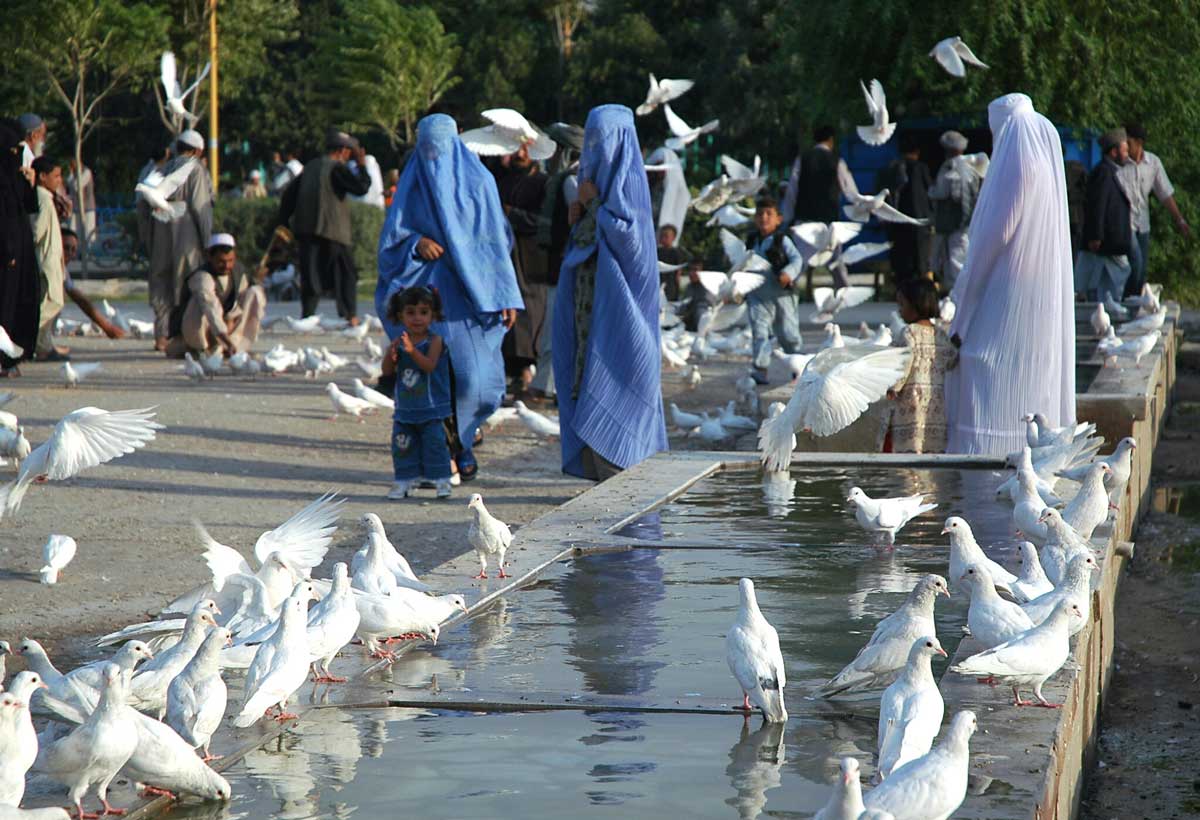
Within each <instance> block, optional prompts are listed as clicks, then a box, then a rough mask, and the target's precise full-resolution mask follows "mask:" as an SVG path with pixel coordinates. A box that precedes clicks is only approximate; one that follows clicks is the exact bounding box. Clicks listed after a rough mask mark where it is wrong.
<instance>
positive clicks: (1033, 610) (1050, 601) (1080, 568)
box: [1021, 553, 1100, 635]
mask: <svg viewBox="0 0 1200 820" xmlns="http://www.w3.org/2000/svg"><path fill="white" fill-rule="evenodd" d="M1099 571H1100V565H1099V564H1097V563H1096V558H1095V556H1092V555H1085V554H1083V553H1078V554H1076V555H1075V556H1073V557H1072V558H1071V560H1070V562H1069V563H1068V564H1067V571H1066V574H1065V575H1064V577H1063V579H1062V583H1060V584H1059V585H1058V586H1056V587H1055V588H1054V589H1052V590H1050V591H1049V592H1047V593H1046V594H1044V595H1041V596H1039V597H1037V598H1034V599H1033V600H1032V601H1028V602H1027V603H1024V604H1021V609H1022V610H1023V611H1024V612H1025V614H1026V615H1028V616H1029V620H1030V621H1032V622H1033V623H1035V624H1040V623H1042V622H1043V621H1044V620H1046V619H1047V618H1049V617H1050V615H1051V613H1053V612H1054V608H1055V607H1056V606H1058V602H1059V601H1066V602H1067V603H1069V604H1071V605H1072V606H1074V607H1075V608H1076V609H1078V610H1079V612H1080V614H1082V615H1083V617H1082V618H1081V619H1079V620H1072V621H1071V628H1070V630H1069V631H1070V633H1071V634H1072V635H1074V634H1076V633H1077V632H1079V631H1080V630H1081V629H1083V627H1084V625H1085V624H1086V623H1087V619H1088V616H1090V615H1091V609H1092V607H1091V600H1092V573H1094V572H1099Z"/></svg>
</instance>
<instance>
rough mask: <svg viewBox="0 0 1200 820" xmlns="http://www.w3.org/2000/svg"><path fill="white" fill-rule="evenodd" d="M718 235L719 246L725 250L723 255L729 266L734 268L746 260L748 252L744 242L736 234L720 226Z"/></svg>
mask: <svg viewBox="0 0 1200 820" xmlns="http://www.w3.org/2000/svg"><path fill="white" fill-rule="evenodd" d="M719 236H720V238H721V248H722V249H723V250H724V251H725V257H726V258H727V259H728V260H729V265H730V267H732V268H734V269H735V270H736V269H737V268H739V267H741V265H742V262H744V261H745V260H746V256H747V253H748V252H747V250H746V243H745V242H743V241H742V240H740V239H738V237H737V234H735V233H734V232H733V231H731V230H729V229H728V228H722V229H721V231H720V233H719Z"/></svg>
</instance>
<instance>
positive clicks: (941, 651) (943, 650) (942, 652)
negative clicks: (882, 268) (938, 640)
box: [937, 646, 950, 658]
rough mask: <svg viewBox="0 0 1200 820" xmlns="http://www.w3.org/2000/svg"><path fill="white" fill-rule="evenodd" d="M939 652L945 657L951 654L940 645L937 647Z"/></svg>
mask: <svg viewBox="0 0 1200 820" xmlns="http://www.w3.org/2000/svg"><path fill="white" fill-rule="evenodd" d="M937 653H938V654H939V655H941V656H942V657H943V658H948V657H950V656H949V655H947V654H946V650H945V649H942V648H941V647H940V646H939V647H938V648H937Z"/></svg>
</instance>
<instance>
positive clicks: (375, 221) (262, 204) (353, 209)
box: [213, 197, 384, 282]
mask: <svg viewBox="0 0 1200 820" xmlns="http://www.w3.org/2000/svg"><path fill="white" fill-rule="evenodd" d="M278 216H279V200H278V199H241V198H233V197H223V198H221V199H218V200H217V201H216V202H214V203H213V231H214V232H216V231H221V232H224V233H231V234H233V236H234V238H235V239H237V243H238V256H239V257H240V258H241V259H242V261H243V263H244V264H246V265H247V266H249V265H254V264H257V263H258V260H259V259H260V258H261V257H262V254H263V251H264V250H265V249H266V247H267V243H268V242H269V241H270V239H271V233H272V232H273V231H274V230H275V225H276V224H277V220H278ZM383 216H384V212H383V211H382V210H380V209H379V208H376V207H373V206H371V205H364V204H363V203H361V202H353V201H352V202H351V203H350V224H351V229H352V231H353V237H354V243H353V244H352V245H351V248H350V252H351V254H352V255H353V256H354V264H355V266H356V267H357V268H358V276H359V281H360V282H361V281H373V280H374V279H375V278H376V273H377V268H376V265H375V257H376V251H377V249H378V247H379V234H380V232H381V231H382V230H383Z"/></svg>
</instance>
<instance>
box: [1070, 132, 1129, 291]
mask: <svg viewBox="0 0 1200 820" xmlns="http://www.w3.org/2000/svg"><path fill="white" fill-rule="evenodd" d="M1100 150H1101V151H1102V152H1103V154H1104V158H1103V159H1102V160H1101V161H1100V164H1099V165H1097V166H1096V167H1095V168H1093V169H1092V173H1091V174H1090V175H1089V176H1088V183H1087V200H1086V202H1085V203H1084V213H1083V250H1081V251H1080V252H1079V257H1078V258H1077V259H1076V261H1075V290H1076V291H1082V292H1083V294H1084V296H1085V297H1086V298H1087V299H1090V300H1092V301H1097V302H1098V301H1103V299H1104V297H1105V295H1111V296H1112V298H1113V299H1114V300H1120V299H1121V295H1122V294H1123V293H1124V290H1125V280H1126V279H1128V278H1129V274H1130V272H1131V268H1130V265H1129V253H1130V249H1131V248H1130V246H1131V243H1132V240H1133V229H1132V227H1131V225H1130V221H1129V196H1128V194H1126V193H1125V189H1124V187H1122V185H1121V183H1120V181H1119V180H1118V178H1117V172H1118V171H1119V170H1120V168H1121V166H1122V165H1124V164H1125V163H1126V161H1128V159H1129V143H1128V141H1127V140H1126V136H1125V129H1123V128H1117V129H1114V130H1112V131H1108V132H1107V133H1105V134H1104V135H1103V136H1101V137H1100Z"/></svg>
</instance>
